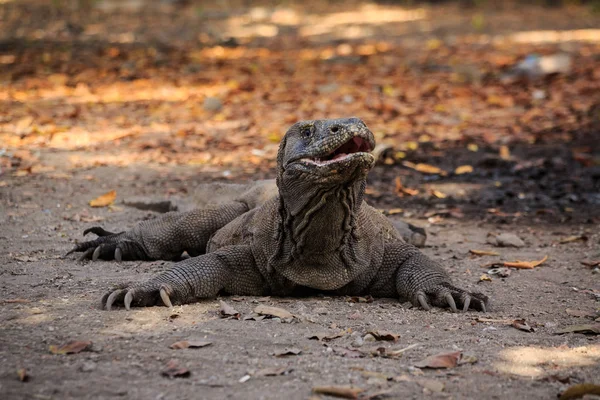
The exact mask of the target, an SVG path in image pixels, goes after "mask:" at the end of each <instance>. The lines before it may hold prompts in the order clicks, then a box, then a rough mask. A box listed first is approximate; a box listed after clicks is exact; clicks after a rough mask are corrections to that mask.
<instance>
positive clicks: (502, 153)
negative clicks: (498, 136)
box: [499, 145, 510, 160]
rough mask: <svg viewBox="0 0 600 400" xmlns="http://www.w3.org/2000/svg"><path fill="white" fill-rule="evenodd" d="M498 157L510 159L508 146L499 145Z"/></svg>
mask: <svg viewBox="0 0 600 400" xmlns="http://www.w3.org/2000/svg"><path fill="white" fill-rule="evenodd" d="M499 154H500V158H501V159H503V160H510V150H509V149H508V146H505V145H504V146H500V151H499Z"/></svg>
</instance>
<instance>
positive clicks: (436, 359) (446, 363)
mask: <svg viewBox="0 0 600 400" xmlns="http://www.w3.org/2000/svg"><path fill="white" fill-rule="evenodd" d="M461 354H462V353H461V352H460V351H454V352H451V353H440V354H435V355H433V356H429V357H427V358H425V359H424V360H421V361H419V362H417V363H415V367H418V368H454V367H456V365H457V364H458V360H460V356H461Z"/></svg>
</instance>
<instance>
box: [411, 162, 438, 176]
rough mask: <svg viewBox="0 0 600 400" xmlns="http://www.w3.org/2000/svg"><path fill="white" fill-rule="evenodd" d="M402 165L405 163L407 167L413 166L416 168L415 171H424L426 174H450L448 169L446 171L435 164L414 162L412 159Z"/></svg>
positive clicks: (412, 167)
mask: <svg viewBox="0 0 600 400" xmlns="http://www.w3.org/2000/svg"><path fill="white" fill-rule="evenodd" d="M402 165H404V166H405V167H407V168H411V169H414V170H415V171H419V172H422V173H424V174H436V175H442V176H445V175H448V173H447V172H446V171H444V170H443V169H441V168H438V167H435V166H433V165H429V164H424V163H418V164H415V163H412V162H410V161H404V162H403V163H402Z"/></svg>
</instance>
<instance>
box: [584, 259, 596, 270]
mask: <svg viewBox="0 0 600 400" xmlns="http://www.w3.org/2000/svg"><path fill="white" fill-rule="evenodd" d="M581 263H582V264H583V265H585V266H586V267H590V268H594V267H598V266H600V260H595V261H581Z"/></svg>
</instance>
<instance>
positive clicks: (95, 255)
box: [92, 245, 102, 261]
mask: <svg viewBox="0 0 600 400" xmlns="http://www.w3.org/2000/svg"><path fill="white" fill-rule="evenodd" d="M101 248H102V245H100V246H98V247H96V250H94V254H92V261H96V260H97V259H98V257H100V251H101V250H102V249H101Z"/></svg>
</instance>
